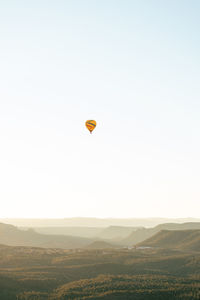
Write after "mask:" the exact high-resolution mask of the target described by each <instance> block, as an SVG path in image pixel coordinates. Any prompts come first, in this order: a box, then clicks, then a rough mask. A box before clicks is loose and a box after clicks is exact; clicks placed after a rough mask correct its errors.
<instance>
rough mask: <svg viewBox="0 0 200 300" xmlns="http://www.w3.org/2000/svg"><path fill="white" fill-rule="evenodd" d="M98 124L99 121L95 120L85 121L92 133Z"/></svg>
mask: <svg viewBox="0 0 200 300" xmlns="http://www.w3.org/2000/svg"><path fill="white" fill-rule="evenodd" d="M96 125H97V122H96V121H94V120H87V121H86V122H85V126H86V127H87V129H88V130H89V131H90V133H92V131H93V130H94V129H95V127H96Z"/></svg>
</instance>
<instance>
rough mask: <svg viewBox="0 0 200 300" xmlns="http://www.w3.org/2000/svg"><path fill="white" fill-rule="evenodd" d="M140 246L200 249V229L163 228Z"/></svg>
mask: <svg viewBox="0 0 200 300" xmlns="http://www.w3.org/2000/svg"><path fill="white" fill-rule="evenodd" d="M138 246H148V247H159V248H176V249H180V250H190V251H200V230H161V231H160V232H158V233H156V234H155V235H154V236H152V237H151V238H149V239H147V240H145V241H143V242H142V243H139V244H138Z"/></svg>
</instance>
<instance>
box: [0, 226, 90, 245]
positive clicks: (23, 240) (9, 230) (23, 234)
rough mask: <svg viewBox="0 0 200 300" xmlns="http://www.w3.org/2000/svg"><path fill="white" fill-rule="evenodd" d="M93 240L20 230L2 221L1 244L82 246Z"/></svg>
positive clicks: (0, 230)
mask: <svg viewBox="0 0 200 300" xmlns="http://www.w3.org/2000/svg"><path fill="white" fill-rule="evenodd" d="M92 241H93V240H91V239H87V238H81V237H74V236H64V235H45V234H40V233H37V232H35V231H34V230H32V229H29V230H20V229H18V228H17V227H15V226H13V225H8V224H3V223H0V244H5V245H10V246H30V247H45V248H63V249H72V248H81V247H85V246H87V245H89V244H90V243H91V242H92Z"/></svg>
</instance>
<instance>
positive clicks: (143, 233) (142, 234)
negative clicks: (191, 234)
mask: <svg viewBox="0 0 200 300" xmlns="http://www.w3.org/2000/svg"><path fill="white" fill-rule="evenodd" d="M193 229H199V230H200V222H189V223H183V224H176V223H166V224H160V225H157V226H156V227H153V228H141V229H138V230H136V231H134V232H132V233H131V234H130V235H129V236H128V237H127V238H125V239H122V240H121V241H120V244H121V245H127V246H132V245H136V244H138V243H140V242H143V241H144V240H146V239H148V238H150V237H152V236H153V235H154V234H156V233H158V232H159V231H161V230H193Z"/></svg>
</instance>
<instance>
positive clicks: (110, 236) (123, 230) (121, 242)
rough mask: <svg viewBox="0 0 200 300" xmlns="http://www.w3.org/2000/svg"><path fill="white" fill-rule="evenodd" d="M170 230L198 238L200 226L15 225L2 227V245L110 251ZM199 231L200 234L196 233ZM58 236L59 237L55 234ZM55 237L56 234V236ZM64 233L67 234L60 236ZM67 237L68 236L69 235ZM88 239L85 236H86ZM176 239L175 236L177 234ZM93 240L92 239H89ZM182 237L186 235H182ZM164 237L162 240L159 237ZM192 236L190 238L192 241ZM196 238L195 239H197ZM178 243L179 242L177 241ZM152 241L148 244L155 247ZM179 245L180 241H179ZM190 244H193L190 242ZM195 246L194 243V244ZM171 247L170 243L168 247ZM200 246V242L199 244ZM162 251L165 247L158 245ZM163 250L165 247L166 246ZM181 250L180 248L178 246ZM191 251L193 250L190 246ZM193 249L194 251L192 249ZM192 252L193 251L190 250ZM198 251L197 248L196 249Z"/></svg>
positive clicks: (0, 226)
mask: <svg viewBox="0 0 200 300" xmlns="http://www.w3.org/2000/svg"><path fill="white" fill-rule="evenodd" d="M36 230H39V231H40V230H41V231H42V230H44V231H45V232H46V233H47V232H48V234H44V232H43V233H41V232H36ZM163 230H164V231H166V230H168V231H170V232H173V231H176V232H182V231H185V230H190V231H191V230H194V231H195V232H197V235H198V233H199V230H200V222H199V223H183V224H173V223H167V224H161V225H158V226H155V227H153V228H137V227H122V226H109V227H107V228H91V227H90V228H88V227H81V228H80V229H79V228H78V227H77V228H74V227H61V228H59V227H58V228H55V227H53V228H52V227H49V228H36V229H31V228H30V229H23V230H22V229H19V228H17V227H15V226H13V225H9V224H3V223H0V244H5V245H10V246H30V247H45V248H62V249H75V248H85V247H89V248H90V247H91V248H95V249H96V248H98V247H99V248H101V249H102V248H104V247H105V248H110V247H113V248H115V247H118V248H119V247H129V246H133V245H138V244H139V243H141V242H143V241H145V242H146V240H147V239H149V238H151V237H153V236H154V235H155V234H158V233H159V232H163ZM196 230H197V231H196ZM55 232H56V233H57V234H55ZM53 233H54V234H53ZM59 233H63V234H59ZM64 233H65V234H64ZM66 233H67V234H66ZM74 233H76V235H78V233H80V235H82V236H73V234H74ZM84 235H85V236H84ZM174 235H175V232H174ZM86 236H90V238H88V237H86ZM179 236H180V237H181V236H182V235H181V234H179ZM159 237H160V236H159ZM190 237H191V236H189V237H188V239H189V238H190ZM194 238H195V237H194ZM175 241H176V240H175ZM151 242H152V241H151V240H150V242H149V241H148V244H149V243H151ZM177 243H178V240H177ZM188 243H189V242H188ZM192 243H193V241H192ZM167 244H169V243H168V242H166V245H167ZM197 245H198V240H197ZM158 247H162V245H160V244H159V243H158ZM163 247H165V244H164V242H163ZM177 247H179V246H177ZM188 247H189V246H188ZM192 247H193V246H192V245H191V249H192ZM188 249H189V248H188ZM194 249H195V246H194Z"/></svg>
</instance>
